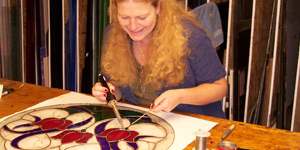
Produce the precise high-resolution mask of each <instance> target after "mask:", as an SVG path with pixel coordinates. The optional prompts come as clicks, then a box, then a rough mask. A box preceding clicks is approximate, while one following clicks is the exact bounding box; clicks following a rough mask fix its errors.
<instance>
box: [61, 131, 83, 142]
mask: <svg viewBox="0 0 300 150" xmlns="http://www.w3.org/2000/svg"><path fill="white" fill-rule="evenodd" d="M83 137H84V133H81V132H72V133H69V134H67V135H65V136H63V138H62V140H61V143H62V144H65V143H71V142H73V141H77V140H79V139H82V138H83Z"/></svg>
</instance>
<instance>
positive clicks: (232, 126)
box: [220, 124, 235, 142]
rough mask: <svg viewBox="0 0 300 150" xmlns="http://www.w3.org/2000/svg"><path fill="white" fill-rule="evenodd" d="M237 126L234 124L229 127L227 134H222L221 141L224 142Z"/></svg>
mask: <svg viewBox="0 0 300 150" xmlns="http://www.w3.org/2000/svg"><path fill="white" fill-rule="evenodd" d="M234 128H235V124H232V125H231V126H230V127H229V129H228V130H227V131H226V132H225V134H224V135H223V136H222V138H221V139H220V142H222V141H223V140H224V139H225V138H226V137H227V136H228V135H229V134H230V133H231V132H232V130H233V129H234Z"/></svg>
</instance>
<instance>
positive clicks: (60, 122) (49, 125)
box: [42, 119, 65, 130]
mask: <svg viewBox="0 0 300 150" xmlns="http://www.w3.org/2000/svg"><path fill="white" fill-rule="evenodd" d="M64 124H65V121H63V120H59V119H56V120H50V121H47V122H45V123H44V124H43V125H42V130H48V129H54V128H57V127H60V126H62V125H64Z"/></svg>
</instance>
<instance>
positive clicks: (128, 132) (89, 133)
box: [0, 104, 175, 150]
mask: <svg viewBox="0 0 300 150" xmlns="http://www.w3.org/2000/svg"><path fill="white" fill-rule="evenodd" d="M118 109H119V112H120V115H121V116H122V121H123V124H124V127H125V129H122V128H121V125H120V124H119V122H118V121H117V119H116V118H115V115H114V112H113V110H112V109H111V108H110V107H108V106H107V105H88V104H80V105H78V104H68V105H55V106H48V107H41V108H38V109H32V110H28V111H24V112H20V113H18V114H16V115H13V116H12V117H9V118H7V119H6V120H4V121H2V122H1V123H0V149H4V150H18V149H26V150H29V149H30V150H44V149H47V150H87V149H88V150H123V149H126V150H135V149H142V150H145V149H147V150H152V149H153V150H157V149H168V148H169V147H170V146H171V145H172V143H173V141H174V138H175V135H174V130H173V128H172V127H171V125H170V124H169V123H167V122H166V121H165V120H164V119H162V118H160V117H158V116H156V115H154V114H151V113H147V114H146V115H145V116H143V117H142V118H141V119H140V120H138V121H136V122H135V120H137V119H138V118H139V117H140V116H142V115H143V114H144V113H145V112H144V111H141V110H136V109H132V108H128V107H121V106H120V107H118Z"/></svg>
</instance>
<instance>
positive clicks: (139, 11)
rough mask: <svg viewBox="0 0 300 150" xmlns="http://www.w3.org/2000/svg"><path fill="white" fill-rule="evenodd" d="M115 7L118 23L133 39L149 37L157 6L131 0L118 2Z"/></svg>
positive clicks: (157, 11) (157, 9)
mask: <svg viewBox="0 0 300 150" xmlns="http://www.w3.org/2000/svg"><path fill="white" fill-rule="evenodd" d="M158 6H159V5H158ZM117 8H118V20H119V24H120V25H121V27H122V28H123V29H124V30H125V31H126V32H127V34H128V35H129V36H130V38H131V39H132V40H133V41H141V40H143V39H145V38H147V37H149V35H150V34H151V32H152V30H153V29H154V27H155V24H156V18H157V17H156V16H157V14H159V8H155V7H154V6H153V5H152V4H151V3H150V2H149V3H145V2H134V1H132V0H129V1H128V0H127V1H124V2H118V3H117Z"/></svg>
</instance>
